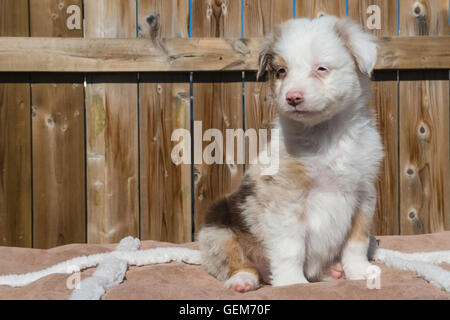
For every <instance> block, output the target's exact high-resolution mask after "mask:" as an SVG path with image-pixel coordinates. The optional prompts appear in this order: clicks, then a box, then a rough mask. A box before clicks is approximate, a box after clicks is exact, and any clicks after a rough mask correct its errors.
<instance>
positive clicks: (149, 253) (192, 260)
mask: <svg viewBox="0 0 450 320" xmlns="http://www.w3.org/2000/svg"><path fill="white" fill-rule="evenodd" d="M130 239H131V240H130ZM127 241H135V243H137V242H139V240H138V239H133V238H131V237H128V238H125V239H123V240H122V241H121V242H120V244H119V246H118V247H117V249H116V250H115V251H112V252H108V253H99V254H93V255H90V256H82V257H78V258H74V259H71V260H67V261H64V262H61V263H58V264H56V265H54V266H52V267H49V268H47V269H44V270H41V271H36V272H30V273H26V274H20V275H15V274H14V275H6V276H0V285H7V286H10V287H23V286H26V285H29V284H30V283H32V282H34V281H36V280H39V279H41V278H44V277H46V276H49V275H52V274H72V273H74V272H80V271H82V270H84V269H87V268H92V267H95V266H97V265H99V264H101V263H102V262H103V261H105V260H106V259H107V258H109V257H114V258H116V259H118V260H122V261H125V262H126V263H127V265H133V266H143V265H150V264H160V263H168V262H173V261H178V262H185V263H188V264H201V259H200V251H198V250H191V249H186V248H170V247H169V248H156V249H149V250H140V251H136V250H128V251H124V250H123V249H122V250H119V249H120V247H121V244H123V243H125V242H127ZM139 244H140V242H139Z"/></svg>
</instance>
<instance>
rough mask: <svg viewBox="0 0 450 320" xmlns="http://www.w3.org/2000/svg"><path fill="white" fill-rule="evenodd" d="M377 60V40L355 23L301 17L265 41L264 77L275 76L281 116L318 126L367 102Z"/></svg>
mask: <svg viewBox="0 0 450 320" xmlns="http://www.w3.org/2000/svg"><path fill="white" fill-rule="evenodd" d="M376 60H377V46H376V44H375V39H374V37H373V36H371V35H370V34H368V33H365V32H364V31H363V30H362V29H361V27H359V26H358V25H357V24H356V23H354V22H352V21H351V20H349V19H347V18H344V19H338V18H336V17H333V16H324V17H321V18H317V19H314V20H309V19H296V20H290V21H287V22H285V23H283V24H281V25H279V26H277V28H276V29H275V31H274V33H272V34H271V35H269V36H268V37H267V39H266V40H265V42H264V44H263V49H262V51H261V54H260V57H259V70H258V77H260V76H261V75H262V74H264V73H265V72H266V71H267V72H268V73H269V81H270V83H271V88H272V94H273V96H274V99H275V100H276V101H275V102H276V105H277V106H278V109H279V112H280V113H281V114H283V115H285V116H288V117H289V118H292V119H294V120H297V121H299V122H302V123H304V124H306V125H315V124H318V123H320V122H323V121H326V120H328V119H331V118H332V117H333V116H334V115H336V114H338V113H339V112H341V111H343V110H345V109H346V108H348V107H349V106H352V105H355V104H358V103H359V104H360V103H361V101H364V99H365V98H366V95H367V88H366V85H367V82H368V77H369V76H370V74H371V73H372V70H373V68H374V66H375V63H376Z"/></svg>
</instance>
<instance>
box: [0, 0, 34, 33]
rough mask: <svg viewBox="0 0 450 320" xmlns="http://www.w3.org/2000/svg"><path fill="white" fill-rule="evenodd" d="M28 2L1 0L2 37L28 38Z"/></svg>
mask: <svg viewBox="0 0 450 320" xmlns="http://www.w3.org/2000/svg"><path fill="white" fill-rule="evenodd" d="M28 21H29V19H28V0H14V1H11V0H0V37H26V36H28V31H29V30H28V29H29V25H28Z"/></svg>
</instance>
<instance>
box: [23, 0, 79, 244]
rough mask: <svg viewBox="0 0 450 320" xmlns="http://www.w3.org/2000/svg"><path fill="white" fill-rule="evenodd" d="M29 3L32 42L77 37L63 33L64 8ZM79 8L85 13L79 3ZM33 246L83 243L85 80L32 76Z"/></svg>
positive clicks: (77, 76) (54, 3)
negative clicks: (37, 37)
mask: <svg viewBox="0 0 450 320" xmlns="http://www.w3.org/2000/svg"><path fill="white" fill-rule="evenodd" d="M56 3H57V2H56V1H36V0H32V1H30V21H31V25H30V31H31V36H32V37H35V36H40V37H43V36H48V37H49V36H61V37H78V36H81V35H82V30H76V31H72V30H69V29H68V28H65V27H64V26H65V23H66V16H65V15H63V14H61V12H65V10H66V5H65V4H64V3H62V2H61V3H60V5H59V6H58V5H56ZM70 3H71V4H73V3H76V4H77V5H79V6H80V7H81V1H78V2H73V1H71V2H70ZM31 79H32V82H33V83H32V91H31V96H32V101H31V103H32V135H33V137H32V143H33V245H34V247H36V248H50V247H54V246H58V245H63V244H68V243H74V242H84V241H85V238H86V237H85V234H86V233H85V217H86V210H85V188H84V184H85V179H84V176H85V166H84V163H85V161H84V101H83V100H84V93H83V85H82V80H83V79H82V77H81V76H79V75H72V74H67V75H65V76H60V77H57V76H53V77H52V76H45V75H43V76H39V75H33V76H32V78H31Z"/></svg>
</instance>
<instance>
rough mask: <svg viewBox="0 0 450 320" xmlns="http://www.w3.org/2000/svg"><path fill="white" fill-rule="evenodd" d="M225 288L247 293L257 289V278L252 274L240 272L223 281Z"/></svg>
mask: <svg viewBox="0 0 450 320" xmlns="http://www.w3.org/2000/svg"><path fill="white" fill-rule="evenodd" d="M225 287H226V288H227V289H231V290H234V291H237V292H241V293H244V292H248V291H252V290H256V289H258V288H259V280H258V277H257V276H255V275H254V274H253V273H250V272H245V271H241V272H238V273H236V274H235V275H234V276H232V277H231V278H230V279H228V280H227V281H225Z"/></svg>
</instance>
